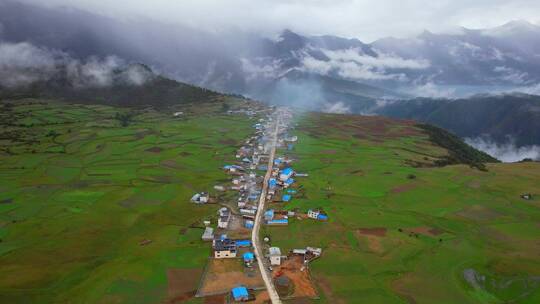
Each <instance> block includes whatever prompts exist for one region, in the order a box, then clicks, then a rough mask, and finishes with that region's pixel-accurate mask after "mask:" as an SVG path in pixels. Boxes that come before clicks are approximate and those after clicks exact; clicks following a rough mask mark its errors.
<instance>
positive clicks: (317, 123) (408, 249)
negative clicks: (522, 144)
mask: <svg viewBox="0 0 540 304" xmlns="http://www.w3.org/2000/svg"><path fill="white" fill-rule="evenodd" d="M293 133H295V134H296V135H298V136H299V142H298V144H297V145H296V146H295V148H294V150H293V151H291V152H285V151H283V153H288V154H290V155H292V156H293V157H295V158H297V159H298V161H297V162H296V163H295V164H294V166H293V167H294V169H295V170H296V171H297V172H306V173H309V177H298V178H297V181H298V185H297V187H298V186H300V188H299V190H300V191H299V193H298V194H297V195H296V197H295V198H293V200H292V202H291V203H289V204H288V205H287V207H286V208H287V209H295V208H298V209H299V210H301V211H305V210H307V209H309V208H318V207H320V208H323V209H324V210H325V211H326V212H327V213H328V214H329V217H330V220H329V221H328V222H315V221H312V220H298V219H293V220H292V222H291V224H290V225H289V226H288V227H266V228H265V229H264V230H263V231H262V233H263V234H269V235H270V236H271V239H272V245H276V246H279V247H281V248H282V252H283V250H285V251H288V250H290V249H292V248H302V247H305V246H318V247H322V248H323V257H322V258H320V259H318V260H316V261H314V262H313V263H312V265H311V266H312V267H311V270H312V275H313V278H314V280H315V282H316V285H317V287H318V289H319V292H320V295H321V300H319V301H314V302H316V303H471V304H472V303H540V208H539V207H540V200H539V199H538V195H539V194H540V164H539V163H519V164H501V163H498V164H489V165H487V169H488V171H487V172H483V171H480V170H478V169H474V168H470V167H469V166H465V165H452V166H446V167H434V166H433V165H432V164H433V162H434V161H435V160H436V159H438V158H440V157H442V156H444V155H446V154H447V151H446V150H444V149H441V148H439V147H436V146H434V145H433V144H432V143H430V142H429V141H428V136H427V135H426V134H424V133H423V131H422V130H421V129H419V128H417V127H415V126H414V125H413V124H411V123H406V122H397V121H392V120H388V119H382V118H377V117H353V116H343V115H325V114H305V115H302V116H301V117H300V118H299V119H298V127H297V129H296V130H295V131H294V132H293ZM522 193H534V194H537V198H536V199H535V200H532V201H526V200H523V199H521V198H520V194H522ZM465 273H473V279H472V280H470V281H472V283H471V282H467V281H466V280H465V276H464V274H465ZM474 284H476V287H474Z"/></svg>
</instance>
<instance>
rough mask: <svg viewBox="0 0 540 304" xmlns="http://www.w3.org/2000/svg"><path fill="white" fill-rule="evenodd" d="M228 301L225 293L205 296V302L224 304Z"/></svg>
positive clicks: (206, 303) (207, 303)
mask: <svg viewBox="0 0 540 304" xmlns="http://www.w3.org/2000/svg"><path fill="white" fill-rule="evenodd" d="M224 303H226V300H225V295H215V296H208V297H205V298H204V304H224Z"/></svg>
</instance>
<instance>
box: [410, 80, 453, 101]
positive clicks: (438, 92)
mask: <svg viewBox="0 0 540 304" xmlns="http://www.w3.org/2000/svg"><path fill="white" fill-rule="evenodd" d="M403 93H406V94H409V95H412V96H418V97H428V98H455V97H456V95H457V93H456V89H455V88H451V87H443V86H439V85H436V84H435V83H433V82H427V83H425V84H422V85H417V86H414V87H410V88H407V89H405V90H404V91H403Z"/></svg>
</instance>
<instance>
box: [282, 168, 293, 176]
mask: <svg viewBox="0 0 540 304" xmlns="http://www.w3.org/2000/svg"><path fill="white" fill-rule="evenodd" d="M293 172H294V171H293V169H292V168H290V167H289V168H285V169H283V170H281V174H285V175H289V174H292V173H293Z"/></svg>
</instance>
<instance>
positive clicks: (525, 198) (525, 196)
mask: <svg viewBox="0 0 540 304" xmlns="http://www.w3.org/2000/svg"><path fill="white" fill-rule="evenodd" d="M520 196H521V198H522V199H524V200H532V194H530V193H525V194H522V195H520Z"/></svg>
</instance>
